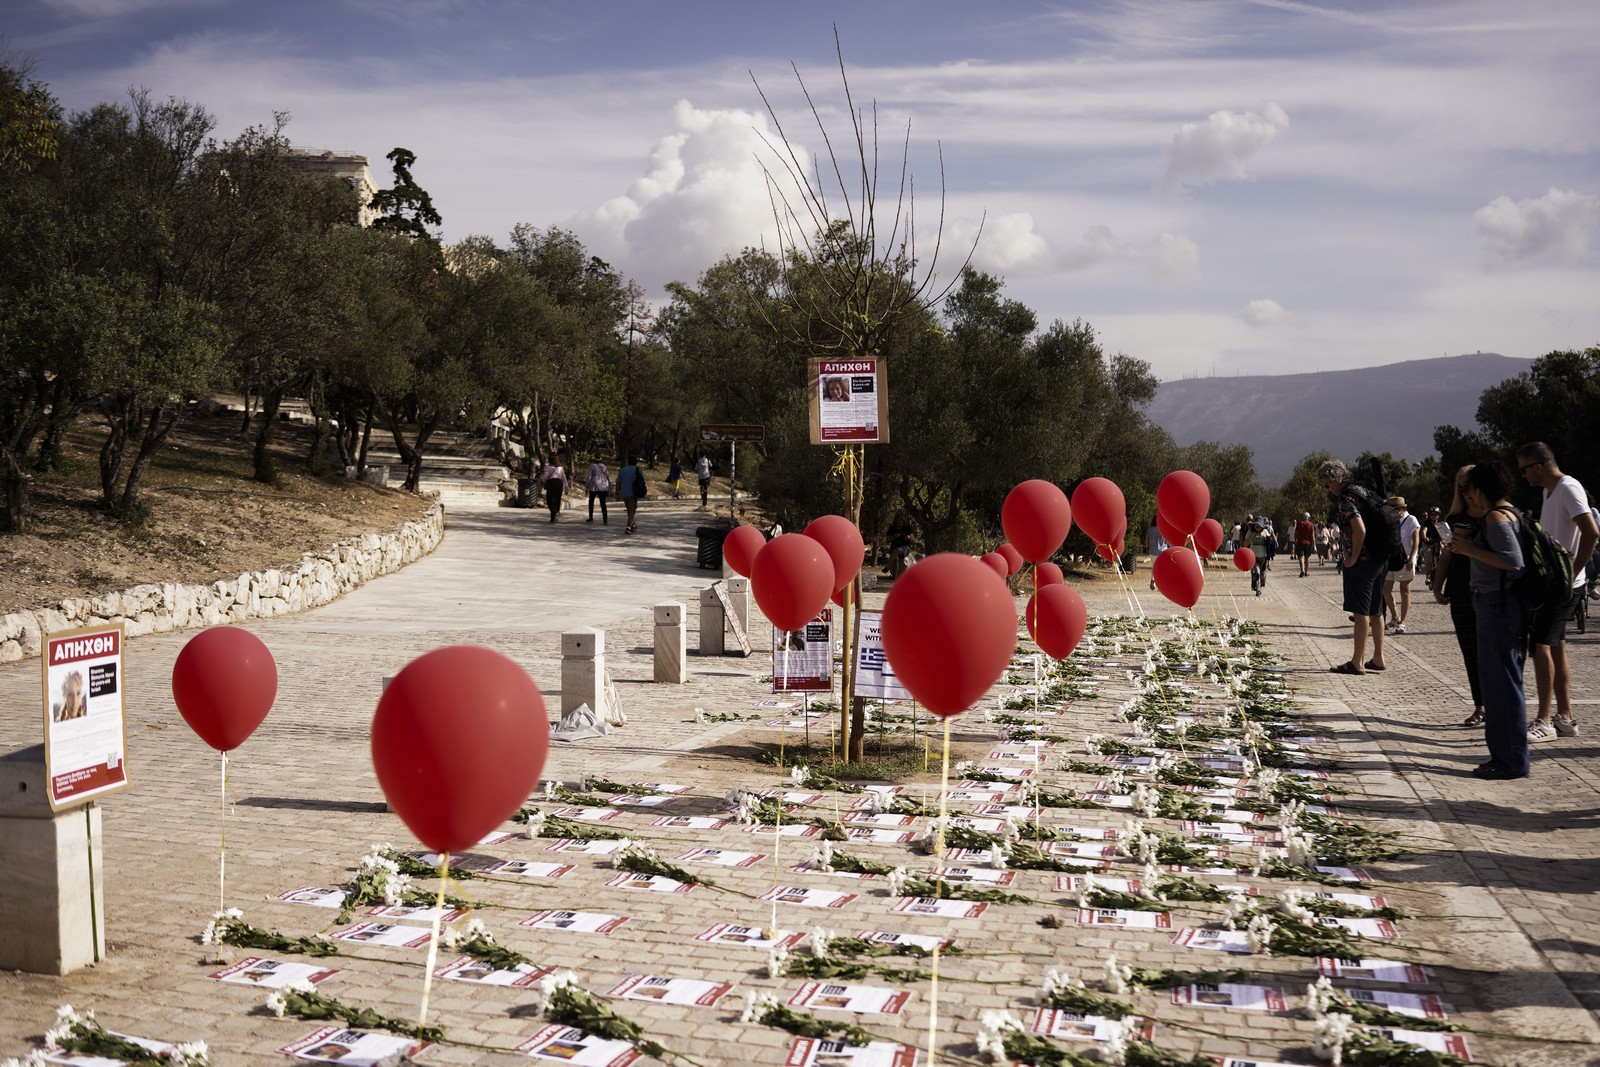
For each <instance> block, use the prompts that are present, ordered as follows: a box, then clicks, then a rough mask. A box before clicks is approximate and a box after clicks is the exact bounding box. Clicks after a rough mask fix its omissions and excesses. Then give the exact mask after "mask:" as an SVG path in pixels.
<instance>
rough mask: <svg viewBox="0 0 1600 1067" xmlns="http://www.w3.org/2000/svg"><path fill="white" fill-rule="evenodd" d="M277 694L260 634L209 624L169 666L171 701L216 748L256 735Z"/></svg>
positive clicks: (227, 749)
mask: <svg viewBox="0 0 1600 1067" xmlns="http://www.w3.org/2000/svg"><path fill="white" fill-rule="evenodd" d="M277 695H278V665H277V664H276V663H275V662H273V659H272V653H271V652H269V651H268V650H267V646H266V645H264V644H262V643H261V638H259V637H257V636H256V635H255V634H253V633H251V632H250V631H248V630H241V629H239V628H238V627H237V626H213V627H212V628H211V629H209V630H202V631H201V632H200V633H198V634H196V635H195V636H194V637H192V638H190V639H189V642H188V644H186V645H184V646H183V650H182V651H181V652H179V653H178V658H177V661H176V662H174V663H173V665H172V700H173V703H175V704H177V705H178V713H179V714H180V715H182V716H183V721H184V722H186V723H188V724H189V729H191V730H193V731H194V732H195V733H196V734H198V735H200V740H202V741H204V742H205V743H206V744H208V745H210V746H211V747H212V748H214V749H216V750H217V751H219V752H232V751H233V750H234V749H236V748H238V747H239V746H240V745H242V744H244V742H245V739H246V738H248V737H249V736H250V735H251V734H253V733H255V730H256V727H257V726H260V725H261V720H263V719H265V718H266V717H267V712H269V711H271V710H272V701H273V700H274V699H275V698H276V697H277Z"/></svg>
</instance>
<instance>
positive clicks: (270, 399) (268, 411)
mask: <svg viewBox="0 0 1600 1067" xmlns="http://www.w3.org/2000/svg"><path fill="white" fill-rule="evenodd" d="M282 405H283V387H282V386H281V385H274V386H269V387H268V388H266V389H264V390H262V392H261V426H260V427H259V428H258V429H257V430H256V447H255V451H254V453H253V454H252V455H251V462H252V463H253V464H254V466H255V473H254V474H253V475H251V477H252V478H254V479H255V480H256V481H258V482H262V483H264V484H266V485H277V484H278V467H277V464H275V463H274V462H273V461H272V451H271V448H272V428H273V426H275V425H276V424H277V422H278V409H279V408H280V407H281V406H282Z"/></svg>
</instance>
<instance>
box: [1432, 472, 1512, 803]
mask: <svg viewBox="0 0 1600 1067" xmlns="http://www.w3.org/2000/svg"><path fill="white" fill-rule="evenodd" d="M1513 484H1515V483H1514V482H1513V481H1512V479H1511V472H1510V471H1508V470H1506V468H1505V466H1504V465H1503V464H1502V463H1500V461H1499V460H1489V461H1488V462H1486V463H1479V464H1478V465H1476V466H1475V467H1473V468H1472V469H1471V470H1470V471H1468V472H1467V477H1466V486H1467V488H1466V491H1465V492H1464V493H1463V494H1462V498H1463V500H1464V502H1465V503H1466V505H1467V514H1468V515H1471V516H1472V517H1473V518H1474V519H1480V520H1482V523H1483V525H1482V526H1481V528H1479V530H1478V531H1477V532H1476V533H1475V534H1473V535H1472V536H1471V537H1470V538H1468V537H1458V538H1456V539H1454V540H1453V541H1452V542H1451V549H1450V550H1451V551H1452V552H1457V553H1460V554H1461V555H1464V556H1466V557H1467V558H1468V559H1470V560H1471V561H1472V566H1471V571H1470V578H1471V582H1472V613H1473V616H1474V618H1475V620H1476V622H1477V627H1478V680H1479V684H1480V687H1481V690H1482V694H1483V716H1484V721H1483V738H1484V741H1485V742H1486V743H1487V744H1488V747H1489V759H1488V762H1486V763H1483V764H1480V765H1479V766H1477V767H1475V768H1473V771H1472V773H1473V776H1474V777H1477V778H1486V779H1489V780H1490V781H1503V780H1507V779H1512V778H1526V777H1527V776H1528V733H1529V731H1528V704H1527V698H1526V695H1525V694H1524V692H1523V688H1522V665H1523V658H1524V650H1523V635H1524V634H1525V633H1526V632H1527V629H1526V624H1527V618H1526V609H1525V608H1524V607H1523V606H1522V599H1521V598H1520V597H1519V596H1517V593H1516V591H1515V590H1514V589H1512V587H1511V583H1512V582H1513V581H1515V580H1516V579H1517V578H1518V577H1519V576H1520V575H1521V574H1522V568H1523V559H1522V545H1521V542H1520V541H1519V540H1518V538H1517V524H1516V518H1515V514H1516V512H1515V509H1514V508H1512V506H1511V501H1510V500H1509V499H1507V497H1508V496H1509V494H1510V492H1511V487H1512V485H1513Z"/></svg>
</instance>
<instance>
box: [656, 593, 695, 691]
mask: <svg viewBox="0 0 1600 1067" xmlns="http://www.w3.org/2000/svg"><path fill="white" fill-rule="evenodd" d="M685 614H686V612H685V611H684V607H683V605H682V604H681V603H678V602H677V601H670V600H669V601H666V602H664V603H661V604H657V605H656V606H655V621H656V626H655V680H656V681H657V682H668V683H673V684H677V683H681V682H684V681H687V680H688V675H689V664H688V661H687V659H686V658H685V656H686V654H687V648H686V645H687V644H688V641H687V637H688V634H687V633H686V630H685V627H684V616H685Z"/></svg>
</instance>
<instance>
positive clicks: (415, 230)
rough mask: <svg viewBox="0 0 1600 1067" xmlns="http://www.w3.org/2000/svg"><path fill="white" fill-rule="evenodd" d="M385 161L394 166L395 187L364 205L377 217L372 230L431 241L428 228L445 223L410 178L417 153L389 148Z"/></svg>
mask: <svg viewBox="0 0 1600 1067" xmlns="http://www.w3.org/2000/svg"><path fill="white" fill-rule="evenodd" d="M384 158H385V159H387V160H388V161H389V162H390V163H392V164H393V165H394V185H392V186H391V187H389V188H388V189H379V190H378V191H377V192H376V193H374V194H373V196H372V200H371V201H370V202H369V203H368V204H367V206H368V207H369V208H371V209H372V210H373V211H374V212H376V213H377V217H376V218H375V219H373V220H372V228H373V229H375V230H380V231H383V232H385V233H398V234H401V235H403V236H407V237H423V238H428V237H432V236H433V231H432V230H430V229H429V228H428V227H430V226H432V227H434V228H438V227H440V226H443V225H444V219H443V218H441V217H440V216H439V212H437V211H435V210H434V207H433V197H431V196H429V195H428V191H427V190H426V189H424V188H423V187H422V186H420V185H418V184H417V181H416V179H415V178H413V177H412V176H411V166H412V164H414V163H416V161H417V156H416V153H414V152H412V151H411V150H410V149H409V148H398V147H397V148H391V149H390V150H389V154H388V155H387V156H385V157H384Z"/></svg>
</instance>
